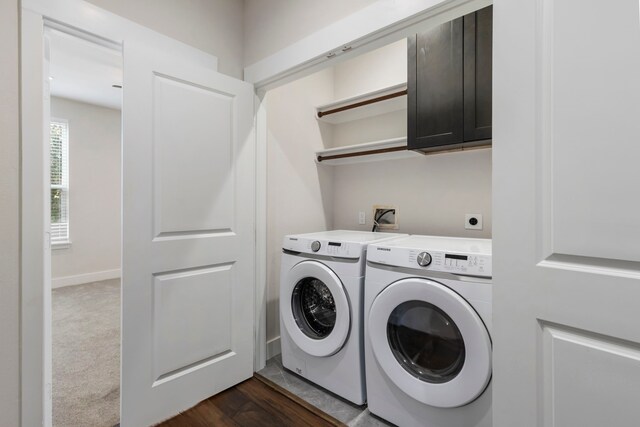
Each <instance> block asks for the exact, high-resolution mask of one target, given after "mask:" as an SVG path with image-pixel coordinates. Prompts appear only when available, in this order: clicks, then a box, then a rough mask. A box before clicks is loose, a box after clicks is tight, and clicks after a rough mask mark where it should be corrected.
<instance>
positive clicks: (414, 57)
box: [407, 6, 493, 151]
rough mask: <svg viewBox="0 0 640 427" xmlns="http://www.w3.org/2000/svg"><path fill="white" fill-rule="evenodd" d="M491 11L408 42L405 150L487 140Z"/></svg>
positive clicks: (489, 125) (451, 22) (445, 25)
mask: <svg viewBox="0 0 640 427" xmlns="http://www.w3.org/2000/svg"><path fill="white" fill-rule="evenodd" d="M492 17H493V8H492V6H489V7H486V8H484V9H481V10H479V11H477V12H474V13H471V14H469V15H465V16H464V17H461V18H458V19H455V20H453V21H450V22H447V23H445V24H442V25H440V26H438V27H435V28H433V29H431V30H429V31H426V32H424V33H421V34H417V35H415V36H414V37H410V38H409V43H408V49H409V51H408V59H409V69H408V71H409V72H408V120H409V122H408V135H407V136H408V141H407V145H408V148H409V149H411V150H422V151H433V150H439V149H446V148H456V147H462V146H471V145H479V144H486V143H488V141H487V140H488V139H491V62H492V52H491V51H492V27H493V22H492Z"/></svg>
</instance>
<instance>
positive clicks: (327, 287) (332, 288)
mask: <svg viewBox="0 0 640 427" xmlns="http://www.w3.org/2000/svg"><path fill="white" fill-rule="evenodd" d="M320 305H322V307H320ZM332 310H335V318H333V316H332V313H331V311H332ZM280 313H281V314H280V315H281V316H282V323H283V324H284V326H285V328H286V330H287V333H288V334H289V336H290V337H291V339H292V340H293V342H294V343H295V344H296V345H297V346H298V347H299V348H300V349H301V350H302V351H304V352H305V353H307V354H309V355H312V356H318V357H326V356H331V355H333V354H335V353H337V352H338V351H340V349H341V348H342V347H343V346H344V343H345V342H346V340H347V337H348V336H349V330H350V329H351V307H350V305H349V298H348V297H347V293H346V291H345V289H344V286H343V285H342V282H341V281H340V278H339V277H338V276H337V275H336V274H335V273H334V272H333V270H331V269H330V268H329V267H327V266H326V265H324V264H322V263H320V262H317V261H302V262H300V263H298V264H296V265H295V266H293V268H292V269H291V270H289V272H288V273H287V275H286V277H285V278H284V280H283V282H282V287H281V289H280Z"/></svg>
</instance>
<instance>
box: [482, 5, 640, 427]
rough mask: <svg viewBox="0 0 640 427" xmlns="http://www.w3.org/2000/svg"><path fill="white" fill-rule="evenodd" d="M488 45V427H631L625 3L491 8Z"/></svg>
mask: <svg viewBox="0 0 640 427" xmlns="http://www.w3.org/2000/svg"><path fill="white" fill-rule="evenodd" d="M494 33H495V34H494V43H495V47H494V106H495V107H494V140H493V141H494V148H495V149H494V157H493V165H494V166H493V167H494V175H493V180H494V181H493V182H494V188H493V199H494V233H493V239H494V305H493V308H494V318H493V325H494V334H493V338H494V377H493V381H494V383H493V392H494V399H493V402H494V411H493V413H494V424H495V425H496V426H497V427H499V426H513V425H518V426H540V425H545V426H581V427H582V426H586V427H588V426H594V427H595V426H602V425H609V426H631V425H637V420H638V417H639V413H638V411H639V410H638V405H637V396H638V395H639V393H640V390H639V389H638V384H640V358H639V357H638V355H639V354H640V328H638V325H640V311H639V310H638V309H637V301H639V300H640V243H639V242H640V227H638V225H637V224H638V222H637V219H636V212H637V211H638V210H639V209H640V197H638V194H640V193H639V191H638V188H639V187H638V183H640V168H639V167H638V159H640V144H639V143H638V135H640V119H639V118H640V103H639V102H638V99H640V78H638V76H639V75H640V11H639V7H638V1H637V0H626V1H619V2H601V1H595V0H589V1H584V0H562V1H552V0H541V1H537V2H536V1H531V0H515V1H514V0H509V1H497V2H496V3H495V4H494ZM631 396H636V398H632V397H631Z"/></svg>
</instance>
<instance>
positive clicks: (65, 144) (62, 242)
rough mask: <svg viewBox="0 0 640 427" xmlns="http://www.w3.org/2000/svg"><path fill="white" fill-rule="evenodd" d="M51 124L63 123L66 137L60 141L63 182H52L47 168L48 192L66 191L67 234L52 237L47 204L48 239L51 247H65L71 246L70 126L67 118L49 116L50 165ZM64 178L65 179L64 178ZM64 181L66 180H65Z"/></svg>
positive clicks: (51, 224)
mask: <svg viewBox="0 0 640 427" xmlns="http://www.w3.org/2000/svg"><path fill="white" fill-rule="evenodd" d="M53 124H61V125H64V126H65V127H66V138H63V141H62V150H61V151H62V154H63V156H66V170H63V171H62V175H63V179H62V181H63V184H61V185H58V184H52V182H51V170H49V175H48V177H49V192H51V190H53V189H61V190H63V191H65V192H66V203H65V204H66V206H65V208H66V219H67V221H66V224H67V233H66V234H67V235H66V238H58V239H54V237H53V233H52V232H51V230H52V228H53V224H54V222H53V221H52V220H51V216H52V211H51V209H52V208H51V205H49V227H50V228H49V232H50V240H51V248H52V249H65V248H69V247H70V246H71V215H70V204H71V200H70V197H69V195H70V187H71V185H70V181H71V179H70V157H71V156H70V149H69V148H70V147H69V140H70V128H69V120H67V119H63V118H59V117H54V116H51V117H50V120H49V165H51V126H52V125H53ZM62 163H63V165H64V163H65V162H64V160H63V162H62ZM65 178H66V180H65ZM65 181H66V182H65ZM65 184H66V185H65ZM50 197H51V196H49V198H50Z"/></svg>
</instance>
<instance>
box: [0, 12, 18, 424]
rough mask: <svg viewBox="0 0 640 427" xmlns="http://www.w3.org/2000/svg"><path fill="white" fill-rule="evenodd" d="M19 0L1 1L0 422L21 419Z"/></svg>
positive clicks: (4, 422) (7, 422)
mask: <svg viewBox="0 0 640 427" xmlns="http://www.w3.org/2000/svg"><path fill="white" fill-rule="evenodd" d="M18 6H19V2H18V1H15V0H8V1H2V2H0V64H2V66H1V67H0V129H1V130H2V136H1V137H0V236H2V239H1V241H2V244H1V245H0V343H1V344H0V425H2V426H17V425H19V419H20V208H19V203H20V193H19V188H20V187H19V185H20V123H19V117H20V105H19V90H20V86H19V68H18V39H19V29H18V22H19V19H18V16H19V14H18Z"/></svg>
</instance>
